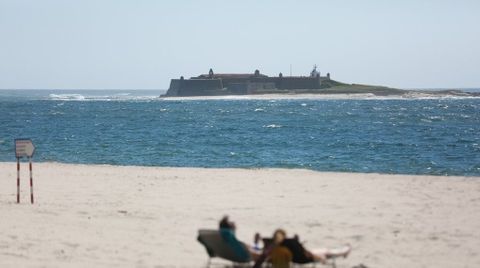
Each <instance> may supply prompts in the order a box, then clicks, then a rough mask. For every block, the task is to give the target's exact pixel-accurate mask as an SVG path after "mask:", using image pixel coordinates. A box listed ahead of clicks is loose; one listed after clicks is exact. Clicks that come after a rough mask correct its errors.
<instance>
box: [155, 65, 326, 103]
mask: <svg viewBox="0 0 480 268" xmlns="http://www.w3.org/2000/svg"><path fill="white" fill-rule="evenodd" d="M329 81H333V80H330V74H329V73H327V75H326V76H321V75H320V72H318V71H317V66H316V65H315V66H314V67H313V70H312V71H311V72H310V75H309V76H283V75H282V73H280V74H279V75H278V76H276V77H270V76H267V75H264V74H261V73H260V71H259V70H255V72H254V73H243V74H242V73H238V74H226V73H222V74H217V73H214V72H213V70H212V69H210V71H209V72H208V74H202V75H199V76H197V77H191V78H190V79H184V77H183V76H182V77H180V79H172V80H171V81H170V88H169V89H168V91H167V93H166V94H165V95H164V96H165V97H175V96H221V95H248V94H274V93H297V91H298V90H302V92H314V91H316V90H319V89H322V88H328V87H330V86H331V84H330V83H328V82H329Z"/></svg>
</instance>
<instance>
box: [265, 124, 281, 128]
mask: <svg viewBox="0 0 480 268" xmlns="http://www.w3.org/2000/svg"><path fill="white" fill-rule="evenodd" d="M263 127H264V128H281V127H283V126H281V125H275V124H270V125H264V126H263Z"/></svg>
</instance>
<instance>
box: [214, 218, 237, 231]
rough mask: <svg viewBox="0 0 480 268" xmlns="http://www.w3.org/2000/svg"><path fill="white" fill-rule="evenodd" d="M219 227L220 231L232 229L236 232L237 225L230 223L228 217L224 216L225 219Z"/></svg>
mask: <svg viewBox="0 0 480 268" xmlns="http://www.w3.org/2000/svg"><path fill="white" fill-rule="evenodd" d="M218 227H219V228H220V229H231V230H235V228H236V226H235V223H234V222H232V221H230V219H229V218H228V216H227V215H225V216H223V218H222V219H221V220H220V222H219V224H218Z"/></svg>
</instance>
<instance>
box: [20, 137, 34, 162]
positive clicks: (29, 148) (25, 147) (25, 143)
mask: <svg viewBox="0 0 480 268" xmlns="http://www.w3.org/2000/svg"><path fill="white" fill-rule="evenodd" d="M34 152H35V146H33V143H32V140H31V139H16V140H15V156H16V157H18V158H19V157H24V156H26V157H32V156H33V153H34Z"/></svg>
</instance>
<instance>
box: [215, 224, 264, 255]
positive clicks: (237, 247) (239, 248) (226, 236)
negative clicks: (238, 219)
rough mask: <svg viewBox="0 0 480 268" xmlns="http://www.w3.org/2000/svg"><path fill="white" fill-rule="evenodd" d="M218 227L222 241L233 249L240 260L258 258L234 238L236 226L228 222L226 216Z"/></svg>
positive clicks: (248, 247) (250, 249) (254, 252)
mask: <svg viewBox="0 0 480 268" xmlns="http://www.w3.org/2000/svg"><path fill="white" fill-rule="evenodd" d="M218 225H219V229H220V235H221V236H222V238H223V240H224V241H225V242H227V243H228V244H229V245H230V246H231V247H232V248H233V250H234V251H235V253H236V254H237V255H238V256H239V257H240V258H242V259H245V260H248V259H251V260H256V259H257V258H258V257H259V256H260V254H259V253H258V252H256V250H255V249H254V248H252V247H250V246H248V245H247V244H245V243H243V242H241V241H240V240H238V239H237V237H236V236H235V230H236V225H235V223H234V222H232V221H230V220H229V218H228V216H224V217H223V218H222V219H221V220H220V222H219V224H218Z"/></svg>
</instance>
